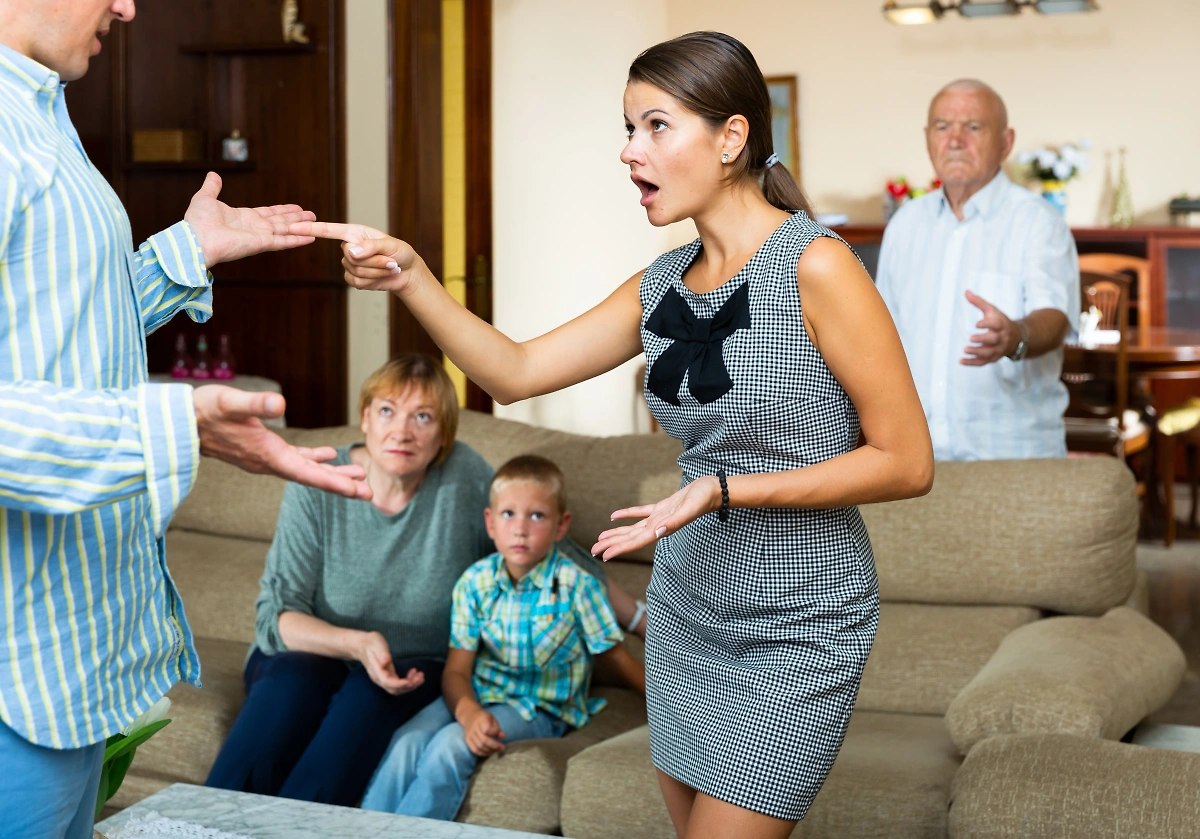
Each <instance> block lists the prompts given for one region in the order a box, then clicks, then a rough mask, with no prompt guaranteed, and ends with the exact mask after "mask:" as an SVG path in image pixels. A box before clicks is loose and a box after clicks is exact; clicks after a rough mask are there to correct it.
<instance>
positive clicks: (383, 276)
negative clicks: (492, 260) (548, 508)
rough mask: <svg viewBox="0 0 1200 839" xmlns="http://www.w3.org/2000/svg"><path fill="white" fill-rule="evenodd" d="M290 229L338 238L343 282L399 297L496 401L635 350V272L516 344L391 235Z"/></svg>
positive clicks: (535, 391) (593, 369) (604, 366)
mask: <svg viewBox="0 0 1200 839" xmlns="http://www.w3.org/2000/svg"><path fill="white" fill-rule="evenodd" d="M301 230H303V231H306V232H304V233H301V232H300V231H301ZM290 232H291V233H292V234H293V235H304V236H317V237H320V238H325V239H337V240H340V241H341V242H343V244H342V251H343V254H344V258H343V259H342V265H343V266H344V267H345V269H346V282H348V283H349V284H350V285H352V286H354V287H356V288H363V289H373V290H382V291H390V292H392V293H393V294H395V295H396V296H397V297H399V298H400V300H402V301H403V302H404V305H405V306H407V307H408V310H409V311H410V312H412V313H413V315H414V317H416V319H417V320H418V321H420V323H421V326H422V327H423V328H424V329H425V331H426V332H427V333H429V337H431V338H432V339H433V340H434V341H435V342H436V343H437V345H438V346H439V347H441V349H442V351H443V352H445V353H446V355H447V356H448V357H449V358H450V360H451V361H453V362H454V363H455V364H456V365H457V366H458V368H459V369H460V370H462V371H463V372H464V373H466V374H467V376H468V377H469V378H470V379H471V380H472V381H474V382H475V383H477V384H478V385H479V386H480V387H482V388H483V389H484V390H485V391H487V392H488V393H489V394H490V395H491V396H492V397H493V398H494V399H495V400H496V401H497V402H500V403H501V404H509V403H511V402H517V401H519V400H521V399H527V398H529V397H531V396H538V395H541V394H543V393H550V392H552V391H556V390H561V389H562V388H564V387H568V386H570V385H573V384H577V383H578V382H582V381H586V380H587V379H591V378H593V377H595V376H598V375H600V374H601V373H604V372H607V371H608V370H612V369H613V368H614V367H617V366H618V365H620V364H622V363H624V362H626V361H628V360H629V359H631V358H633V357H634V356H635V355H637V354H638V353H640V352H641V351H642V341H641V335H640V333H639V327H640V324H641V317H642V306H641V301H640V300H639V299H638V285H639V283H640V282H641V277H642V274H641V272H639V273H637V274H635V275H634V276H632V277H630V278H629V279H628V280H626V281H625V282H624V283H622V284H621V286H620V287H619V288H617V290H616V291H614V292H613V293H612V294H610V295H609V296H608V297H607V298H606V299H605V300H604V301H602V302H601V303H600V304H599V305H597V306H595V307H594V308H592V309H591V310H589V311H587V312H585V313H583V314H582V315H580V316H579V317H577V318H575V319H574V320H572V321H570V322H569V323H566V324H564V325H562V326H560V327H558V328H557V329H555V330H553V331H551V332H548V333H546V334H545V335H542V336H541V337H539V338H534V339H533V340H531V341H525V342H522V343H518V342H517V341H513V340H512V339H510V338H508V337H507V336H505V335H504V334H503V333H501V332H500V331H499V330H498V329H496V328H495V327H494V326H492V325H491V324H488V323H485V322H484V321H482V320H480V319H479V318H478V317H476V316H475V315H474V314H472V313H471V312H469V311H467V310H466V309H465V308H463V307H462V306H461V305H460V304H459V303H458V301H457V300H455V299H454V298H453V297H451V296H450V294H449V293H448V292H447V291H446V289H445V288H444V287H443V286H442V284H441V283H440V282H439V281H438V279H437V278H436V277H435V276H433V273H432V272H431V271H430V270H429V267H428V266H427V265H426V264H425V261H424V260H423V259H421V257H420V255H419V254H417V253H416V252H415V251H414V250H413V249H412V248H411V247H410V246H409V245H408V244H407V243H405V242H402V241H400V240H399V239H395V238H393V237H391V236H388V235H387V234H385V233H382V232H381V231H378V230H374V229H373V228H369V227H363V226H362V225H356V224H332V223H326V222H298V223H296V224H294V225H292V226H291V228H290Z"/></svg>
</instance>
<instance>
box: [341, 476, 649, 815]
mask: <svg viewBox="0 0 1200 839" xmlns="http://www.w3.org/2000/svg"><path fill="white" fill-rule="evenodd" d="M484 515H485V520H486V524H487V530H488V534H489V535H490V536H491V537H492V541H494V542H495V543H496V548H497V550H498V552H497V553H495V554H492V555H491V556H489V557H486V558H484V559H481V560H480V561H479V562H477V563H475V564H474V565H472V566H471V567H470V568H468V569H467V570H466V572H465V573H464V574H463V575H462V577H460V578H459V580H458V583H457V584H456V585H455V587H454V605H453V608H452V613H451V628H450V651H449V653H448V655H447V657H446V668H445V671H444V673H443V676H442V693H443V699H444V701H435V702H434V703H433V704H431V705H429V706H428V707H426V708H425V709H424V710H423V711H421V712H420V713H419V714H417V715H416V716H415V717H413V718H412V719H411V720H410V721H409V722H408V723H406V724H405V725H403V726H402V727H401V728H400V729H399V730H398V731H397V732H396V734H395V735H394V736H393V738H392V742H391V744H390V745H389V746H388V750H387V753H386V754H385V755H384V757H383V760H382V761H381V762H380V764H379V768H378V769H377V770H376V772H375V777H373V778H372V779H371V783H370V784H369V785H368V786H367V791H366V794H365V795H364V796H363V801H362V806H363V808H364V809H367V810H383V811H386V812H390V813H398V814H401V815H406V816H424V817H426V818H434V819H446V820H450V819H453V818H454V817H455V815H456V814H457V813H458V809H459V807H460V806H462V802H463V799H464V798H465V797H466V794H467V785H468V783H469V782H470V780H471V773H472V772H474V770H475V767H476V765H477V764H478V763H479V762H480V761H481V760H483V759H484V758H487V757H488V756H489V755H492V754H495V753H497V752H503V751H504V748H505V746H506V745H507V744H509V743H513V742H516V741H517V740H528V739H532V738H542V737H561V736H563V735H564V734H565V733H567V731H569V730H570V729H572V728H579V727H581V726H583V725H584V724H585V723H587V721H588V717H589V715H591V714H594V713H596V712H597V711H599V710H600V709H601V708H603V707H604V704H605V703H604V700H602V699H589V698H588V695H587V694H588V685H589V682H590V681H591V674H592V657H593V656H599V657H602V658H604V659H606V663H607V664H608V665H609V666H610V667H612V668H614V669H616V671H617V672H619V673H621V674H622V676H623V677H624V678H625V680H626V681H627V682H629V683H630V684H632V685H634V686H635V687H637V688H638V689H640V690H642V691H643V692H644V691H645V689H646V681H645V679H646V675H645V671H644V670H643V669H642V666H641V665H640V664H638V663H637V661H636V660H634V658H633V657H632V656H630V655H629V653H628V651H626V649H625V648H624V647H623V646H621V641H622V638H623V636H622V634H621V628H620V626H619V625H618V623H617V619H616V617H615V616H614V615H613V612H612V608H611V607H610V606H609V604H608V601H607V600H606V599H605V595H604V589H603V587H602V586H601V584H600V582H599V581H598V580H597V579H596V578H595V577H593V576H591V575H590V574H587V573H586V572H584V571H583V570H582V569H581V568H580V567H579V566H578V565H576V564H575V563H574V562H572V561H571V560H569V559H568V558H567V557H565V556H563V555H562V554H561V553H559V551H558V550H557V549H556V548H555V547H554V545H555V543H556V542H558V541H559V540H561V539H562V538H563V537H564V536H566V535H567V528H568V526H569V525H570V523H571V514H570V513H568V512H567V501H566V493H565V492H564V489H563V475H562V472H561V471H559V469H558V467H557V466H555V465H554V464H553V463H551V462H550V461H549V460H546V459H545V458H544V457H538V456H536V455H524V456H522V457H518V458H515V459H513V460H510V461H509V462H508V463H506V464H504V466H502V467H500V470H499V471H498V472H496V475H495V477H494V478H493V479H492V486H491V494H490V499H489V506H488V509H487V510H486V511H485V512H484Z"/></svg>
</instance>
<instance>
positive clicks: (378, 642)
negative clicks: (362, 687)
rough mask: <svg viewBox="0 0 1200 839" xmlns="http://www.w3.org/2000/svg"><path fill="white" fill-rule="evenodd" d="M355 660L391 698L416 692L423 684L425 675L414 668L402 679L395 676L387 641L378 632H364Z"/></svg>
mask: <svg viewBox="0 0 1200 839" xmlns="http://www.w3.org/2000/svg"><path fill="white" fill-rule="evenodd" d="M356 658H357V659H358V660H359V661H360V662H362V666H363V667H364V668H365V669H366V671H367V675H368V676H370V677H371V681H372V682H374V683H375V684H377V685H379V687H381V688H383V689H384V690H386V691H387V692H388V693H390V694H392V695H393V696H398V695H400V694H402V693H408V692H409V691H413V690H416V689H417V688H419V687H420V686H421V685H423V684H425V674H424V673H422V672H421V671H420V670H417V669H416V668H415V667H414V668H412V669H410V670H409V671H408V672H407V673H406V674H405V675H404V676H403V678H402V677H400V676H399V675H397V674H396V665H395V663H394V662H393V661H392V651H391V649H389V648H388V643H387V639H386V638H384V637H383V635H381V634H380V633H378V632H364V633H363V638H362V642H361V644H360V645H359V649H358V655H357V656H356Z"/></svg>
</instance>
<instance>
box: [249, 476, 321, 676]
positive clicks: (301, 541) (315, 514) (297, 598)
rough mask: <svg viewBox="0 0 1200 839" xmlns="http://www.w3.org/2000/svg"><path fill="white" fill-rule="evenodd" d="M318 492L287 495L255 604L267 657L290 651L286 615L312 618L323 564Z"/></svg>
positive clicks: (294, 489) (293, 490) (297, 490)
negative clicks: (283, 628)
mask: <svg viewBox="0 0 1200 839" xmlns="http://www.w3.org/2000/svg"><path fill="white" fill-rule="evenodd" d="M318 498H319V493H318V491H317V490H313V489H309V488H308V487H302V486H300V485H299V484H291V483H289V484H288V485H287V487H286V488H285V489H284V491H283V502H282V503H281V504H280V506H279V518H278V520H277V522H276V525H275V539H274V540H273V541H272V542H271V548H270V550H268V551H267V561H266V567H265V568H264V569H263V576H262V579H261V580H260V581H259V593H258V599H257V600H256V601H255V603H254V609H255V619H254V635H255V645H256V646H257V647H258V648H259V649H260V650H262V651H263V652H264V653H266V654H267V655H275V654H276V653H281V652H284V651H286V650H287V644H285V643H284V641H283V638H282V637H281V636H280V634H279V616H280V614H282V613H283V612H299V613H300V614H304V615H311V614H313V608H314V603H315V601H316V594H317V584H318V581H319V580H320V578H321V569H322V566H323V565H324V559H325V555H324V541H323V539H322V537H321V520H322V519H321V510H320V505H319V503H318Z"/></svg>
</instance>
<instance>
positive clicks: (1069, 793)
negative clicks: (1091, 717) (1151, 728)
mask: <svg viewBox="0 0 1200 839" xmlns="http://www.w3.org/2000/svg"><path fill="white" fill-rule="evenodd" d="M1198 791H1200V754H1193V753H1190V752H1175V751H1166V750H1164V749H1154V748H1150V747H1147V746H1135V745H1132V744H1129V743H1116V742H1113V741H1111V740H1097V739H1095V738H1092V737H1077V736H1074V735H1070V734H1026V735H1014V734H1010V735H1002V736H999V737H990V738H988V739H987V740H984V741H982V742H981V743H979V745H977V746H975V748H973V749H971V753H970V755H968V756H967V759H966V760H965V761H963V765H962V768H961V769H960V770H959V772H958V774H957V775H956V776H955V778H954V783H953V787H952V791H951V806H950V817H949V825H950V831H951V833H952V835H953V836H955V837H956V839H1125V837H1131V836H1142V837H1150V836H1153V837H1155V838H1156V839H1192V837H1195V836H1196V835H1197V827H1198V826H1200V794H1198Z"/></svg>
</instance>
